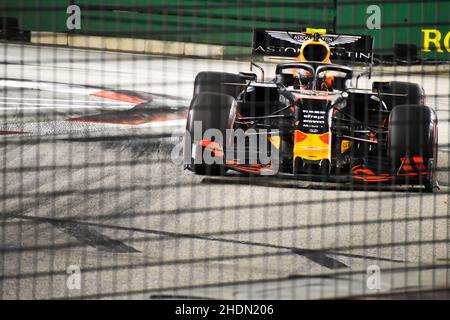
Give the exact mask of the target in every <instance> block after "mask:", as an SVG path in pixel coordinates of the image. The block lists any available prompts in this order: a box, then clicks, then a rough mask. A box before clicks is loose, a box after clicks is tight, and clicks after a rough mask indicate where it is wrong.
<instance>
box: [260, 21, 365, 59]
mask: <svg viewBox="0 0 450 320" xmlns="http://www.w3.org/2000/svg"><path fill="white" fill-rule="evenodd" d="M313 37H314V35H313V34H309V33H306V32H291V31H285V30H265V29H254V30H253V45H252V54H253V55H259V56H269V57H283V58H296V57H297V56H298V55H299V53H300V47H301V45H302V44H303V43H304V42H305V41H307V40H309V39H312V38H313ZM320 39H321V40H323V41H325V42H326V43H327V44H328V46H329V47H330V51H331V56H330V59H331V61H332V62H333V63H338V62H346V63H350V64H365V65H372V62H373V36H364V35H346V34H322V35H320Z"/></svg>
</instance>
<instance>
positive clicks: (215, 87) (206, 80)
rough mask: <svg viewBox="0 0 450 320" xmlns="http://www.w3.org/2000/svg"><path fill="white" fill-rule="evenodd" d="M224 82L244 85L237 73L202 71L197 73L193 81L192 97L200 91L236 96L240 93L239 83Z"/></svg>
mask: <svg viewBox="0 0 450 320" xmlns="http://www.w3.org/2000/svg"><path fill="white" fill-rule="evenodd" d="M226 83H234V84H239V83H242V85H245V80H243V79H242V78H241V77H240V76H239V75H238V74H234V73H226V72H215V71H203V72H200V73H198V74H197V76H196V77H195V82H194V97H195V96H196V95H198V94H199V93H202V92H215V93H223V94H227V95H230V96H232V97H233V98H236V97H237V96H238V95H239V93H241V91H242V89H243V87H242V86H239V85H227V84H226Z"/></svg>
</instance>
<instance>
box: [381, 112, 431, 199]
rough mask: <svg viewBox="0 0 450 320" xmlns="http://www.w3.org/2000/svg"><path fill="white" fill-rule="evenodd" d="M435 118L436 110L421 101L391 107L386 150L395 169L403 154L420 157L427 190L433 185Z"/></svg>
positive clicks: (422, 181)
mask: <svg viewBox="0 0 450 320" xmlns="http://www.w3.org/2000/svg"><path fill="white" fill-rule="evenodd" d="M437 144H438V135H437V118H436V114H435V112H434V111H433V110H432V109H431V108H429V107H427V106H423V105H400V106H396V107H394V109H393V110H392V112H391V114H390V117H389V132H388V154H389V157H390V160H391V164H392V168H393V170H394V171H396V170H398V169H399V168H400V166H401V164H402V160H401V159H402V158H412V157H422V158H423V160H424V163H423V165H424V166H425V167H426V170H427V175H426V176H423V177H421V183H422V184H423V185H424V186H425V188H426V189H427V190H428V191H432V190H433V189H434V188H435V186H436V165H437Z"/></svg>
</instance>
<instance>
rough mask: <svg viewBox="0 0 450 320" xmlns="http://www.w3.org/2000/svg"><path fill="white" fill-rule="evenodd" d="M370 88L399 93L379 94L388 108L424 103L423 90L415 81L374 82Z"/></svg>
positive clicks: (382, 91) (381, 91)
mask: <svg viewBox="0 0 450 320" xmlns="http://www.w3.org/2000/svg"><path fill="white" fill-rule="evenodd" d="M372 88H373V90H374V91H379V92H380V93H387V94H397V95H399V96H394V95H382V96H381V98H382V99H383V101H384V102H385V103H386V106H387V108H388V109H389V110H392V109H393V108H394V107H395V106H399V105H423V104H424V103H425V91H424V89H423V88H422V86H420V85H419V84H417V83H412V82H403V81H389V82H374V83H373V86H372Z"/></svg>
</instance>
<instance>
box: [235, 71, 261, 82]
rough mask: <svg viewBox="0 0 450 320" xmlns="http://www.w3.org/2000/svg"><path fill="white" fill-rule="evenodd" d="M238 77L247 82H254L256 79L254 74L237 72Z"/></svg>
mask: <svg viewBox="0 0 450 320" xmlns="http://www.w3.org/2000/svg"><path fill="white" fill-rule="evenodd" d="M239 76H240V77H241V79H242V80H248V81H256V79H257V78H258V77H257V76H256V74H254V73H251V72H239Z"/></svg>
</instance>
